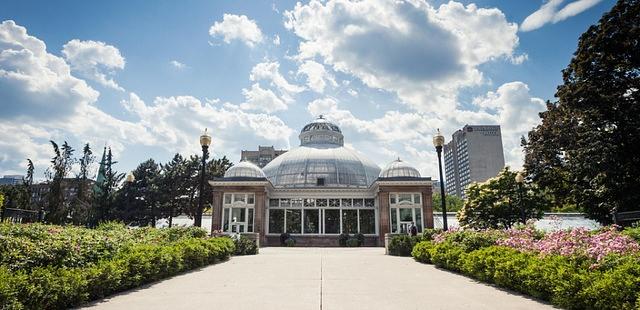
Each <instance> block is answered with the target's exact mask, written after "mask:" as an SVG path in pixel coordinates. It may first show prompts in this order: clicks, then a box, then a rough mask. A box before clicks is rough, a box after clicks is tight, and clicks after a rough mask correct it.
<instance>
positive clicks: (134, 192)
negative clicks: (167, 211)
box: [117, 159, 161, 226]
mask: <svg viewBox="0 0 640 310" xmlns="http://www.w3.org/2000/svg"><path fill="white" fill-rule="evenodd" d="M160 171H161V170H160V165H158V164H157V163H156V162H155V161H154V160H153V159H148V160H146V161H144V162H142V163H140V164H139V165H138V167H136V169H135V170H134V171H133V172H132V173H133V176H134V181H133V182H132V183H130V184H129V183H125V185H124V186H123V187H122V188H121V190H120V191H118V199H117V201H118V203H117V206H118V211H117V213H118V215H117V216H118V219H120V220H123V221H125V222H126V223H134V224H137V225H140V226H142V225H150V226H155V223H156V221H157V219H158V216H159V215H160V214H159V213H158V203H159V201H160V194H161V192H160V188H159V187H158V184H157V183H158V182H159V181H160V176H161V175H160Z"/></svg>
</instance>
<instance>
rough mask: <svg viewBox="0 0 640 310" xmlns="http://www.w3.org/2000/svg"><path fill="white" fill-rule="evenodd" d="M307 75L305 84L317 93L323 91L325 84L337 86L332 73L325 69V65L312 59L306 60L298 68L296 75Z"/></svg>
mask: <svg viewBox="0 0 640 310" xmlns="http://www.w3.org/2000/svg"><path fill="white" fill-rule="evenodd" d="M300 74H302V75H305V76H306V77H307V86H309V88H310V89H311V90H313V91H315V92H317V93H323V92H324V88H325V87H326V86H327V84H330V85H331V86H333V87H336V86H338V83H336V79H335V78H334V77H333V75H332V74H331V73H329V72H327V70H326V69H325V67H324V66H323V65H322V64H320V63H318V62H315V61H313V60H306V61H304V62H303V63H302V64H300V67H299V68H298V75H300Z"/></svg>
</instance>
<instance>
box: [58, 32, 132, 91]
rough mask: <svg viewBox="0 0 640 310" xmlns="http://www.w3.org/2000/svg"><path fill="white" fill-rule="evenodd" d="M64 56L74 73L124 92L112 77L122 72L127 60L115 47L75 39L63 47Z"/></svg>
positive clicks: (98, 42)
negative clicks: (115, 73) (115, 71)
mask: <svg viewBox="0 0 640 310" xmlns="http://www.w3.org/2000/svg"><path fill="white" fill-rule="evenodd" d="M62 55H64V58H65V59H66V61H67V63H69V65H71V69H72V70H73V71H74V72H78V73H79V74H80V75H81V76H82V77H84V78H88V79H91V80H93V81H95V82H98V83H99V84H100V85H102V86H105V87H109V88H113V89H116V90H119V91H124V88H122V87H120V86H119V85H118V83H116V81H114V80H113V78H111V77H110V76H111V75H113V71H114V70H122V69H124V66H125V59H124V57H122V55H121V54H120V50H118V48H116V47H115V46H112V45H108V44H106V43H104V42H100V41H91V40H88V41H80V40H78V39H73V40H71V41H69V42H67V43H66V44H65V45H64V46H63V47H62Z"/></svg>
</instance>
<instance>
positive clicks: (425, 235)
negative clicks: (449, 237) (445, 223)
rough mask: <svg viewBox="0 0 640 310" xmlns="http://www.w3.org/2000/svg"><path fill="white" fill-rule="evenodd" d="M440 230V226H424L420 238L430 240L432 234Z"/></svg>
mask: <svg viewBox="0 0 640 310" xmlns="http://www.w3.org/2000/svg"><path fill="white" fill-rule="evenodd" d="M441 232H442V229H441V228H426V229H425V230H424V231H423V232H422V240H425V241H431V240H433V236H435V235H437V234H439V233H441Z"/></svg>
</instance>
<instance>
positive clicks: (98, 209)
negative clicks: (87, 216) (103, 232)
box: [92, 148, 124, 225]
mask: <svg viewBox="0 0 640 310" xmlns="http://www.w3.org/2000/svg"><path fill="white" fill-rule="evenodd" d="M105 151H106V148H105ZM116 163H118V162H117V161H114V160H113V154H112V153H111V148H109V149H108V151H106V155H105V154H104V153H103V155H102V161H101V162H100V169H99V172H98V178H97V180H96V186H95V188H94V196H93V197H94V206H95V211H94V212H95V214H94V215H93V217H92V218H93V221H92V222H93V223H92V224H93V225H96V224H99V223H101V222H104V221H108V220H114V219H117V217H116V216H115V215H116V212H114V211H115V210H114V201H115V198H116V193H117V189H118V186H119V185H120V183H121V182H122V179H124V173H119V172H117V171H116V170H115V169H113V165H115V164H116Z"/></svg>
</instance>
